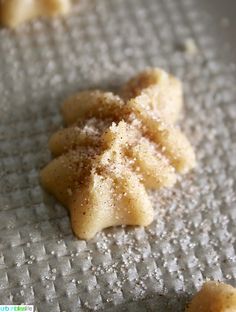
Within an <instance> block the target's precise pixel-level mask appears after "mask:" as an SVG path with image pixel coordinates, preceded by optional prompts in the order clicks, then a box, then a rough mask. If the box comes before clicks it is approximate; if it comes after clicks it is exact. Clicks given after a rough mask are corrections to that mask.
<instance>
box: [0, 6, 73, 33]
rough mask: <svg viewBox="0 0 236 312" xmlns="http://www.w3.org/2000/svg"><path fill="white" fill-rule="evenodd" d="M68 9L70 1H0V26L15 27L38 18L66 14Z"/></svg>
mask: <svg viewBox="0 0 236 312" xmlns="http://www.w3.org/2000/svg"><path fill="white" fill-rule="evenodd" d="M70 7H71V3H70V0H0V24H2V25H4V26H8V27H16V26H18V25H19V24H21V23H24V22H26V21H28V20H31V19H34V18H36V17H39V16H48V17H51V16H55V15H58V14H66V13H68V12H69V11H70Z"/></svg>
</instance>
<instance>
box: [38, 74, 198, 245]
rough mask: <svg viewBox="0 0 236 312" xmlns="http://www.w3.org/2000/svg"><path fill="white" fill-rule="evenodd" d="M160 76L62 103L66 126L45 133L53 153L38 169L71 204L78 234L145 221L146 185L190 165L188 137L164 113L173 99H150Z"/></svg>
mask: <svg viewBox="0 0 236 312" xmlns="http://www.w3.org/2000/svg"><path fill="white" fill-rule="evenodd" d="M157 72H158V70H155V73H157ZM159 72H160V75H162V74H164V75H166V73H164V72H163V71H159ZM138 77H139V76H138ZM138 77H137V79H138ZM134 79H135V78H134ZM171 79H172V78H171ZM160 81H161V80H160ZM158 83H159V82H158V81H156V83H155V84H152V85H150V87H148V85H146V86H145V88H143V90H141V89H140V92H139V93H137V94H135V96H134V97H133V98H129V99H128V100H126V99H125V96H124V99H122V98H120V97H118V96H115V95H113V94H112V93H110V92H102V91H97V90H95V91H84V92H81V93H79V94H77V95H76V96H73V97H71V98H70V99H68V100H67V101H66V102H65V103H64V105H63V107H62V113H63V117H64V120H65V123H66V124H67V126H68V127H67V128H65V129H63V130H60V131H59V132H57V133H55V134H54V135H53V136H52V137H51V139H50V142H49V146H50V149H51V151H52V153H53V155H55V156H56V158H55V159H54V160H53V161H52V162H51V163H49V165H48V166H46V167H45V168H44V169H43V170H42V172H41V178H42V183H43V185H44V186H45V188H46V189H47V190H48V191H49V192H50V193H52V194H53V195H54V196H55V197H56V198H57V199H58V200H59V201H61V202H62V203H63V204H64V205H65V206H66V207H68V208H69V211H70V215H71V222H72V227H73V230H74V232H75V234H76V235H77V236H78V237H80V238H85V239H89V238H91V237H93V236H94V235H95V234H96V233H97V232H98V231H100V230H101V229H103V228H106V227H109V226H112V225H120V224H131V225H148V224H149V223H151V222H152V220H153V208H152V204H151V203H150V200H149V198H148V195H147V192H146V188H155V189H158V188H160V187H170V186H173V184H174V183H175V181H176V172H179V173H186V172H188V171H189V170H190V169H191V168H193V167H194V165H195V156H194V152H193V149H192V147H191V145H190V143H189V142H188V140H187V138H186V137H185V135H184V134H183V133H182V132H181V131H180V130H179V129H178V128H177V127H176V126H174V124H173V117H171V118H168V116H167V115H166V112H167V111H171V108H167V107H166V106H167V105H174V101H173V100H171V101H167V100H166V103H165V105H162V103H160V97H157V102H155V101H154V97H156V92H157V89H158V88H157V87H158ZM129 85H130V82H128V84H127V85H126V90H127V89H128V86H129ZM167 85H168V81H167V82H165V86H164V87H165V89H166V92H169V93H170V92H171V91H172V81H171V83H170V85H169V86H170V88H169V89H168V88H167ZM179 87H180V84H179ZM153 88H154V89H153ZM124 89H125V88H124ZM159 89H160V90H162V85H161V83H160V85H159ZM175 92H176V91H175ZM179 95H181V93H179ZM169 98H171V99H172V97H170V95H169ZM176 101H180V99H176ZM172 111H174V109H172ZM178 112H179V108H178ZM176 119H177V113H176V117H175V120H176Z"/></svg>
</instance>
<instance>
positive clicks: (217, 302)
mask: <svg viewBox="0 0 236 312" xmlns="http://www.w3.org/2000/svg"><path fill="white" fill-rule="evenodd" d="M235 311H236V289H235V288H234V287H232V286H230V285H227V284H224V283H220V282H206V283H205V284H204V285H203V287H202V289H201V290H200V291H199V292H198V293H197V294H196V295H195V296H194V297H193V299H192V301H191V302H190V304H189V305H188V307H187V308H186V312H235Z"/></svg>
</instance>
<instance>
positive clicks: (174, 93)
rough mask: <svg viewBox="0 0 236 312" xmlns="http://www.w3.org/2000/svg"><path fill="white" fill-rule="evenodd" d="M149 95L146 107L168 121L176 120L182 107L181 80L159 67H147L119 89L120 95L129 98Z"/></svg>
mask: <svg viewBox="0 0 236 312" xmlns="http://www.w3.org/2000/svg"><path fill="white" fill-rule="evenodd" d="M141 93H142V94H143V95H144V94H145V95H146V96H148V97H149V102H148V105H147V106H148V107H149V108H151V109H152V110H154V111H155V112H156V113H157V114H159V115H160V116H161V117H162V118H164V119H165V120H166V121H167V122H169V123H174V122H176V121H177V120H178V119H179V118H180V115H181V110H182V107H183V90H182V84H181V82H180V81H179V80H178V79H177V78H175V77H174V76H172V75H170V74H168V73H167V72H165V71H164V70H162V69H160V68H149V69H146V70H144V71H143V72H141V73H140V74H138V75H137V76H135V77H133V78H131V79H130V80H129V81H128V82H127V83H126V84H125V85H124V86H123V88H122V89H121V96H122V97H123V98H124V99H125V100H130V99H132V98H134V97H136V96H138V95H140V94H141Z"/></svg>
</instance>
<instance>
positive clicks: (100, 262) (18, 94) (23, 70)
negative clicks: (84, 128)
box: [0, 0, 236, 312]
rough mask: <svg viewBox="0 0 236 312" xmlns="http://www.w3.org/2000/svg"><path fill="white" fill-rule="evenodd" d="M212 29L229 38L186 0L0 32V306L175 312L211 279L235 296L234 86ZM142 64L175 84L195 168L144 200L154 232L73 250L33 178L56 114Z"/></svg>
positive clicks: (104, 10) (93, 11)
mask: <svg viewBox="0 0 236 312" xmlns="http://www.w3.org/2000/svg"><path fill="white" fill-rule="evenodd" d="M226 2H227V1H226ZM216 24H217V25H218V26H219V28H221V27H223V28H227V27H228V29H230V25H229V20H228V19H226V18H223V19H222V20H218V19H217V20H215V24H212V20H211V17H210V16H209V15H208V14H207V13H206V12H205V9H204V6H202V5H200V2H198V1H194V0H178V1H176V0H96V1H95V0H81V1H79V2H76V3H75V6H74V9H73V11H72V13H71V14H70V15H69V16H67V17H65V18H56V19H54V20H52V21H49V20H44V19H41V20H36V21H34V22H32V23H29V24H25V25H23V26H22V27H20V28H19V29H17V30H15V31H12V30H7V29H1V30H0V147H1V149H0V174H1V179H0V304H20V303H24V304H34V306H35V308H36V310H37V311H39V312H43V311H51V312H58V311H61V312H62V311H66V312H68V311H69V312H70V311H96V310H103V311H163V312H164V311H173V312H177V311H183V307H184V304H185V302H186V299H188V297H189V296H190V295H191V294H192V293H193V292H195V291H196V290H197V289H198V288H199V287H200V286H201V284H202V282H203V281H204V280H205V279H207V278H209V279H216V280H222V281H226V282H228V283H230V284H232V285H235V286H236V284H235V283H236V259H235V237H236V227H235V219H236V207H235V176H236V157H235V151H236V122H235V118H236V106H235V105H236V103H235V101H236V90H235V77H236V75H235V66H234V65H233V64H232V63H230V62H231V61H232V60H231V61H230V60H225V59H223V58H222V56H221V55H222V54H224V52H222V51H224V48H225V47H226V48H227V46H226V45H225V43H223V41H221V42H219V40H218V39H219V36H220V35H218V32H217V31H216V29H217V28H216V27H215V26H214V25H216ZM218 26H217V27H218ZM226 31H227V30H226ZM229 50H230V49H229ZM147 66H159V67H162V68H164V69H166V70H168V71H171V72H172V73H174V74H175V75H177V76H178V77H179V78H180V79H182V80H183V82H184V90H185V117H184V119H183V120H182V121H181V127H182V128H183V129H184V131H185V132H186V134H187V135H188V137H189V138H190V140H191V142H192V144H193V145H194V147H195V149H196V153H197V158H198V168H197V169H196V170H195V171H194V172H192V173H191V174H189V175H187V176H185V177H183V178H182V179H180V180H179V182H178V184H177V186H176V187H175V188H174V189H171V190H163V191H161V192H159V193H158V194H157V193H156V194H154V195H153V194H151V195H153V200H154V202H155V211H156V217H155V221H154V222H153V223H152V225H150V226H149V227H147V228H145V229H144V228H142V227H136V228H135V227H117V228H111V229H107V230H105V231H103V232H101V233H99V234H98V235H97V236H96V237H95V238H94V239H92V240H90V241H88V242H86V241H83V240H77V239H76V238H75V237H74V236H73V234H72V231H71V227H70V223H69V218H68V214H67V211H66V210H65V209H64V208H63V207H62V206H60V204H58V203H57V202H56V201H54V199H53V198H52V197H50V196H49V195H47V194H46V193H45V192H44V191H43V190H42V189H41V187H40V184H39V180H38V173H39V170H40V168H42V166H44V165H45V164H46V163H47V162H48V161H49V160H50V154H49V152H48V150H47V141H48V138H49V136H50V135H51V134H52V133H53V132H54V131H55V130H57V129H58V128H59V127H61V126H62V119H61V116H60V113H59V108H60V105H61V102H62V101H63V99H65V98H66V96H68V95H69V94H71V93H73V92H75V91H77V90H83V89H87V88H94V87H99V88H104V89H112V90H116V89H117V88H118V87H119V86H120V84H121V83H123V82H124V81H126V80H127V79H128V78H129V77H130V76H132V75H133V74H135V73H136V72H138V71H139V70H142V69H144V68H145V67H147Z"/></svg>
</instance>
